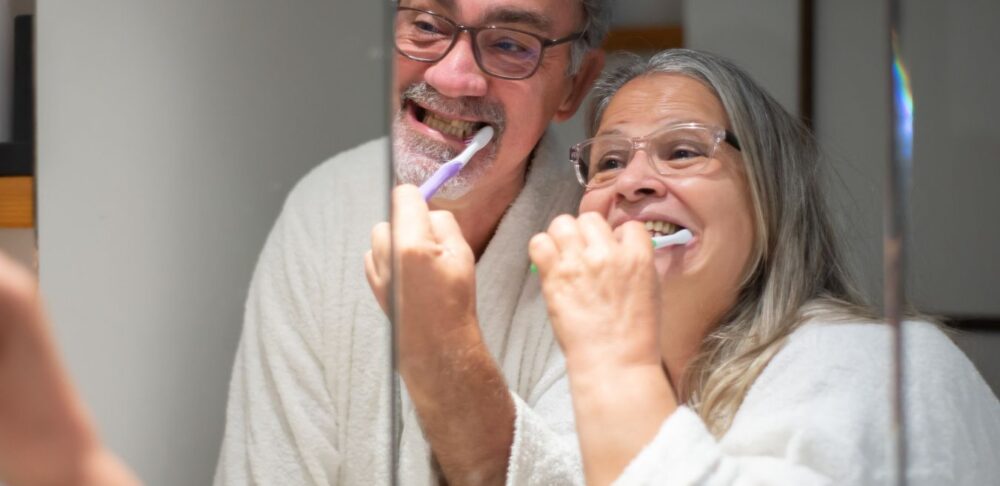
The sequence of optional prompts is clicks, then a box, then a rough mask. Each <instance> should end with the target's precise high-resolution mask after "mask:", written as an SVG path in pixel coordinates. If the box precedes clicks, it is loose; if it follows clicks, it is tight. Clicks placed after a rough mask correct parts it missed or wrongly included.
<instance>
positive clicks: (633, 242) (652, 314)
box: [529, 213, 660, 369]
mask: <svg viewBox="0 0 1000 486" xmlns="http://www.w3.org/2000/svg"><path fill="white" fill-rule="evenodd" d="M529 252H530V254H531V259H532V261H534V263H535V265H536V266H537V267H538V271H539V275H540V277H541V279H542V291H543V293H544V295H545V301H546V302H547V304H548V308H549V315H550V317H551V319H552V326H553V328H554V329H555V333H556V337H557V338H558V340H559V344H560V346H562V348H563V352H564V353H565V354H566V359H567V365H568V366H570V367H573V368H578V369H587V368H590V367H594V366H599V367H601V368H607V367H625V368H627V367H630V366H635V365H641V366H645V365H650V364H652V365H655V366H659V363H660V352H659V347H658V340H657V333H658V327H659V321H660V300H659V286H658V283H657V277H656V271H655V267H654V266H653V248H652V244H651V243H650V237H649V233H648V232H646V230H645V228H644V227H643V226H642V225H641V224H639V223H626V224H624V225H622V226H621V227H619V228H618V230H617V232H616V233H614V232H612V230H611V227H609V226H608V223H607V222H606V221H605V220H604V218H602V217H601V216H600V215H598V214H597V213H584V214H582V215H581V216H580V217H579V218H578V219H574V218H573V217H571V216H565V215H564V216H559V217H558V218H556V219H555V220H553V221H552V223H551V224H550V225H549V229H548V231H547V232H546V233H540V234H538V235H535V237H534V238H532V239H531V243H530V246H529Z"/></svg>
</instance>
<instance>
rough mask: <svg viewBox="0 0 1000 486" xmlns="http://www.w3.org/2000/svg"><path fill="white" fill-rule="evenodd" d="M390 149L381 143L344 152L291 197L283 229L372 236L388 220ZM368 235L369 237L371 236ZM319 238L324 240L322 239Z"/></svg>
mask: <svg viewBox="0 0 1000 486" xmlns="http://www.w3.org/2000/svg"><path fill="white" fill-rule="evenodd" d="M387 150H388V143H387V141H386V139H385V138H384V137H383V138H378V139H375V140H371V141H369V142H366V143H363V144H361V145H359V146H357V147H354V148H351V149H349V150H345V151H343V152H340V153H339V154H337V155H334V156H333V157H331V158H329V159H327V160H326V161H324V162H323V163H321V164H319V165H318V166H316V167H315V168H313V169H312V170H311V171H309V173H307V174H306V175H305V176H304V177H302V179H300V180H299V181H298V183H296V184H295V187H294V188H293V189H292V190H291V192H290V193H289V194H288V197H287V198H286V199H285V204H284V206H283V207H282V210H281V216H280V217H279V223H278V225H279V226H281V225H283V224H284V225H290V226H294V227H299V228H300V229H303V230H307V231H308V232H309V233H310V234H314V233H316V232H318V231H322V232H324V233H325V232H326V231H327V230H328V229H329V230H340V229H349V228H363V229H364V230H365V231H367V230H368V229H370V228H371V225H373V224H375V223H376V222H378V221H383V220H385V219H387V211H388V193H389V186H388V184H389V180H390V174H389V157H388V152H387ZM335 232H336V231H335ZM364 235H365V237H367V233H364ZM328 236H329V235H328ZM314 237H315V238H316V239H321V238H322V236H321V235H319V234H314Z"/></svg>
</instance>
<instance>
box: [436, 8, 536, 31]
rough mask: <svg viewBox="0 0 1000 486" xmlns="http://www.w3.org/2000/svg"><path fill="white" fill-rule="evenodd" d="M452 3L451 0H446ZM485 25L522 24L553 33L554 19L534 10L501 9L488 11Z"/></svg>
mask: <svg viewBox="0 0 1000 486" xmlns="http://www.w3.org/2000/svg"><path fill="white" fill-rule="evenodd" d="M445 1H451V0H445ZM483 23H484V24H522V25H527V26H530V27H533V28H535V29H538V30H539V31H542V32H546V33H549V32H551V31H552V19H551V18H549V17H547V16H545V15H542V14H541V13H539V12H535V11H533V10H525V9H520V8H510V7H500V8H495V9H490V10H487V11H486V16H485V17H484V18H483Z"/></svg>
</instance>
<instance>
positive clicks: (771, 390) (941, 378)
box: [615, 321, 1000, 486]
mask: <svg viewBox="0 0 1000 486" xmlns="http://www.w3.org/2000/svg"><path fill="white" fill-rule="evenodd" d="M890 342H891V341H890V328H889V326H888V325H885V324H872V323H823V322H817V321H813V322H810V323H808V324H806V325H804V326H803V327H801V328H799V329H798V330H796V331H795V332H793V333H792V334H791V336H789V339H788V341H787V342H786V344H785V346H784V347H783V348H782V349H781V350H780V351H779V352H778V353H777V354H776V355H775V356H774V358H773V359H772V360H771V362H770V363H769V364H768V365H767V367H766V368H765V369H764V371H763V372H762V373H761V374H760V376H759V377H758V378H757V380H755V381H754V383H753V385H752V386H751V387H750V390H749V391H748V392H747V395H746V397H745V399H744V400H743V403H742V404H741V405H740V407H739V410H738V411H737V413H736V415H735V416H734V419H733V423H732V426H731V427H730V429H729V430H728V431H727V432H726V433H725V434H724V435H723V436H722V438H721V440H716V439H715V437H713V436H712V435H711V434H710V433H709V432H708V430H707V429H706V428H705V424H704V422H702V420H701V418H699V416H698V415H697V414H695V413H694V412H693V411H692V410H691V409H689V408H687V407H680V408H678V409H677V410H676V411H675V412H674V413H673V414H672V415H671V416H670V417H668V418H667V419H666V420H665V421H664V422H663V424H662V426H661V427H660V429H659V432H658V434H657V435H656V437H655V438H654V439H653V440H652V441H651V442H650V443H649V444H647V445H646V447H645V448H644V449H643V450H642V451H641V452H640V453H639V454H638V455H637V456H636V457H635V458H634V459H633V460H632V462H631V464H629V465H628V466H627V467H626V468H625V471H624V473H623V474H622V476H621V477H619V478H618V480H617V481H616V482H615V484H617V485H629V486H631V485H658V486H659V485H662V486H669V485H681V484H683V485H688V484H699V485H751V484H753V485H757V484H761V485H763V484H767V485H796V486H800V485H801V486H809V485H818V484H836V485H869V484H871V485H883V484H897V483H896V482H895V481H892V480H891V478H892V477H894V476H892V469H891V467H890V464H891V463H890V459H889V455H888V454H889V446H890V443H891V442H890V407H889V403H890V385H889V382H890V369H891V368H890V365H891V362H892V359H891V356H890V351H891V348H890ZM903 342H904V356H905V357H904V362H905V367H904V376H905V378H904V383H905V392H904V393H905V397H906V400H907V402H906V426H907V437H908V440H907V444H908V451H907V455H908V467H907V484H909V485H913V486H936V485H969V486H973V485H975V486H979V485H986V484H1000V403H998V402H997V398H996V396H995V395H994V394H993V392H992V391H991V390H990V388H989V386H988V385H987V384H986V382H985V381H983V379H982V377H981V376H980V375H979V373H978V372H977V371H976V369H975V367H974V366H973V365H972V363H970V362H969V360H968V358H966V357H965V355H964V354H962V352H961V351H960V350H959V349H958V348H957V347H956V346H955V345H954V344H953V343H952V342H951V341H950V340H949V339H948V337H947V336H945V335H944V333H942V332H941V331H940V330H939V329H937V328H936V327H934V326H933V325H931V324H928V323H926V322H908V323H906V325H905V326H904V332H903Z"/></svg>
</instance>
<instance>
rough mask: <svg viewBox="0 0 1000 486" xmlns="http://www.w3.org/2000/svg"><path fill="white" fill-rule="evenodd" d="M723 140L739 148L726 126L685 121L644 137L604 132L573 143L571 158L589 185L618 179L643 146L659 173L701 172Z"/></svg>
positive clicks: (598, 185) (581, 177) (602, 183)
mask: <svg viewBox="0 0 1000 486" xmlns="http://www.w3.org/2000/svg"><path fill="white" fill-rule="evenodd" d="M722 142H726V143H728V144H729V145H731V146H732V147H733V148H735V149H736V150H740V144H739V142H738V141H737V140H736V135H733V134H732V132H730V131H728V130H726V129H724V128H719V127H713V126H709V125H703V124H700V123H684V124H680V125H670V126H667V127H664V128H661V129H659V130H657V131H655V132H653V133H650V134H649V135H646V136H644V137H626V136H623V135H601V136H598V137H594V138H591V139H589V140H584V141H583V142H580V143H578V144H576V145H574V146H572V147H570V149H569V158H570V161H571V162H572V163H573V167H574V168H575V169H576V177H577V179H579V181H580V184H583V186H584V187H586V188H588V189H590V188H594V187H600V186H603V185H606V184H609V183H611V182H612V181H613V180H615V178H617V177H618V175H619V174H621V173H622V172H624V170H625V167H627V166H628V164H629V162H630V161H631V160H632V158H633V157H635V153H636V152H637V151H640V150H641V151H644V152H646V155H647V159H648V160H649V164H650V166H652V167H653V169H654V170H656V173H658V174H660V175H696V174H699V173H700V172H701V171H702V170H704V169H705V167H706V166H707V165H708V161H709V160H711V159H712V158H713V157H714V156H715V152H716V150H718V148H719V144H720V143H722Z"/></svg>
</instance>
